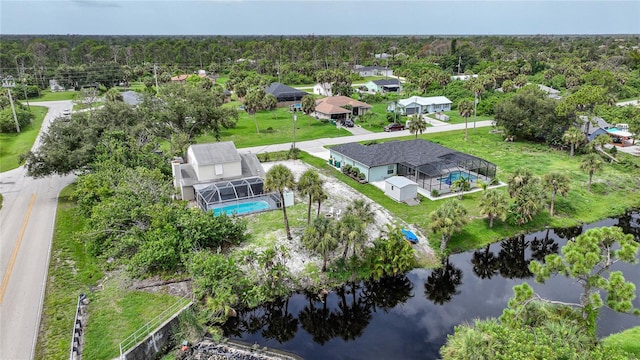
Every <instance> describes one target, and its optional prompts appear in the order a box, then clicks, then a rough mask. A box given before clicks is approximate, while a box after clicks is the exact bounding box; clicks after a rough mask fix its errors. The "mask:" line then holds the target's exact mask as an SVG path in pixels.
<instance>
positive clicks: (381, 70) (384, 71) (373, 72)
mask: <svg viewBox="0 0 640 360" xmlns="http://www.w3.org/2000/svg"><path fill="white" fill-rule="evenodd" d="M351 71H352V72H354V73H356V74H358V75H360V76H362V77H367V76H393V69H389V68H387V67H384V66H362V65H356V66H354V67H353V69H352V70H351Z"/></svg>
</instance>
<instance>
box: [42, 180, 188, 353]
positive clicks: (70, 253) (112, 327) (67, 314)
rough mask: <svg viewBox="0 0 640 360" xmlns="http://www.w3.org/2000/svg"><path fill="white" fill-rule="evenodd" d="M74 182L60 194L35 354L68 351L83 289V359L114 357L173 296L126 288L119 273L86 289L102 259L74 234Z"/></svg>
mask: <svg viewBox="0 0 640 360" xmlns="http://www.w3.org/2000/svg"><path fill="white" fill-rule="evenodd" d="M72 193H73V185H71V186H69V187H67V188H65V189H64V190H63V191H62V192H61V193H60V200H59V201H58V211H57V214H56V226H55V231H54V238H53V244H52V248H51V261H50V263H49V279H48V282H47V289H46V294H45V300H44V309H43V312H42V322H41V326H40V332H39V335H38V343H37V345H36V354H35V358H36V359H63V358H65V357H67V356H69V346H70V341H71V330H72V329H73V320H74V318H75V311H76V304H77V301H78V295H79V294H80V293H85V294H87V296H88V298H89V300H90V303H89V308H88V309H89V319H88V322H87V328H86V333H85V345H84V353H83V356H84V358H85V359H113V358H116V357H117V356H118V344H119V343H120V342H121V341H122V340H124V339H125V338H126V337H127V336H129V335H130V334H131V333H132V332H134V331H135V330H137V329H138V328H139V327H140V326H142V325H144V324H145V323H146V322H147V321H149V320H151V319H153V318H154V317H155V316H157V315H158V314H159V313H161V312H162V311H164V310H165V309H166V308H167V307H169V306H170V305H172V304H173V303H175V302H176V301H177V300H178V299H177V298H176V297H173V296H170V295H164V294H152V293H147V292H141V291H128V290H126V288H125V287H124V285H123V284H126V283H127V281H126V279H125V277H124V275H123V274H118V273H116V274H110V275H109V278H108V280H107V281H105V282H104V289H103V290H99V291H94V292H93V293H90V292H89V287H90V286H95V285H97V284H98V283H99V282H100V281H102V280H101V279H102V278H103V276H104V274H103V273H102V271H101V270H100V265H101V264H100V262H101V260H98V259H96V258H95V257H93V256H91V255H90V254H89V253H87V251H86V248H85V242H84V241H83V239H82V238H80V237H79V236H78V235H77V233H78V231H80V230H81V229H82V227H83V226H84V223H83V218H82V216H78V215H77V214H76V211H77V210H76V205H75V202H74V201H72V200H70V198H69V196H70V195H71V194H72Z"/></svg>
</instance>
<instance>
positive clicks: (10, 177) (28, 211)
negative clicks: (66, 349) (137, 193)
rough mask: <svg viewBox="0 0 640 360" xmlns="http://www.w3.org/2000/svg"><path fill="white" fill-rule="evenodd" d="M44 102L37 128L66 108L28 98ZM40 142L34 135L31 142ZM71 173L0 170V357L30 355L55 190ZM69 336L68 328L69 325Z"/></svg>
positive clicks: (60, 103) (11, 358)
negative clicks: (41, 174)
mask: <svg viewBox="0 0 640 360" xmlns="http://www.w3.org/2000/svg"><path fill="white" fill-rule="evenodd" d="M31 104H32V105H40V106H47V107H49V112H48V113H47V115H46V117H45V120H44V122H43V125H42V130H41V134H42V132H43V131H44V130H45V129H46V128H47V127H48V126H49V124H50V122H51V121H52V120H53V119H54V118H55V117H57V116H58V115H60V114H62V111H63V110H64V109H67V108H69V109H70V108H71V107H72V104H71V101H55V102H46V103H31ZM38 145H39V138H38V139H37V140H36V143H35V144H34V148H37V146H38ZM73 180H74V176H65V177H60V176H51V177H47V178H43V179H33V178H30V177H27V176H26V175H25V170H24V168H23V167H19V168H17V169H14V170H10V171H7V172H4V173H1V174H0V193H2V195H3V196H4V203H3V206H2V210H0V276H2V283H1V285H0V359H2V360H5V359H7V360H14V359H15V360H22V359H32V358H33V355H34V354H33V353H34V350H35V345H36V339H37V336H38V327H39V324H40V315H41V309H42V301H43V298H44V290H45V285H46V281H47V270H48V263H49V253H50V249H51V238H52V235H53V225H54V221H55V214H56V207H57V201H58V193H59V192H60V190H61V189H62V188H64V187H65V186H67V185H68V184H70V183H71V182H72V181H73ZM69 341H71V329H69Z"/></svg>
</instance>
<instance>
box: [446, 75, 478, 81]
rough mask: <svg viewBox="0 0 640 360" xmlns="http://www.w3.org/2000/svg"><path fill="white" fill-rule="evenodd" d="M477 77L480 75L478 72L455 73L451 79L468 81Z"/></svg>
mask: <svg viewBox="0 0 640 360" xmlns="http://www.w3.org/2000/svg"><path fill="white" fill-rule="evenodd" d="M477 77H478V75H477V74H473V75H453V76H451V80H462V81H467V80H471V79H475V78H477Z"/></svg>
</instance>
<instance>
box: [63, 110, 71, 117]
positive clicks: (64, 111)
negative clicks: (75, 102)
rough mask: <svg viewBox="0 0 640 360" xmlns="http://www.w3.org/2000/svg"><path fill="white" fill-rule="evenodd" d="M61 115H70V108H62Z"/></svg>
mask: <svg viewBox="0 0 640 360" xmlns="http://www.w3.org/2000/svg"><path fill="white" fill-rule="evenodd" d="M62 115H64V116H69V115H71V109H64V110H63V111H62Z"/></svg>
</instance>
